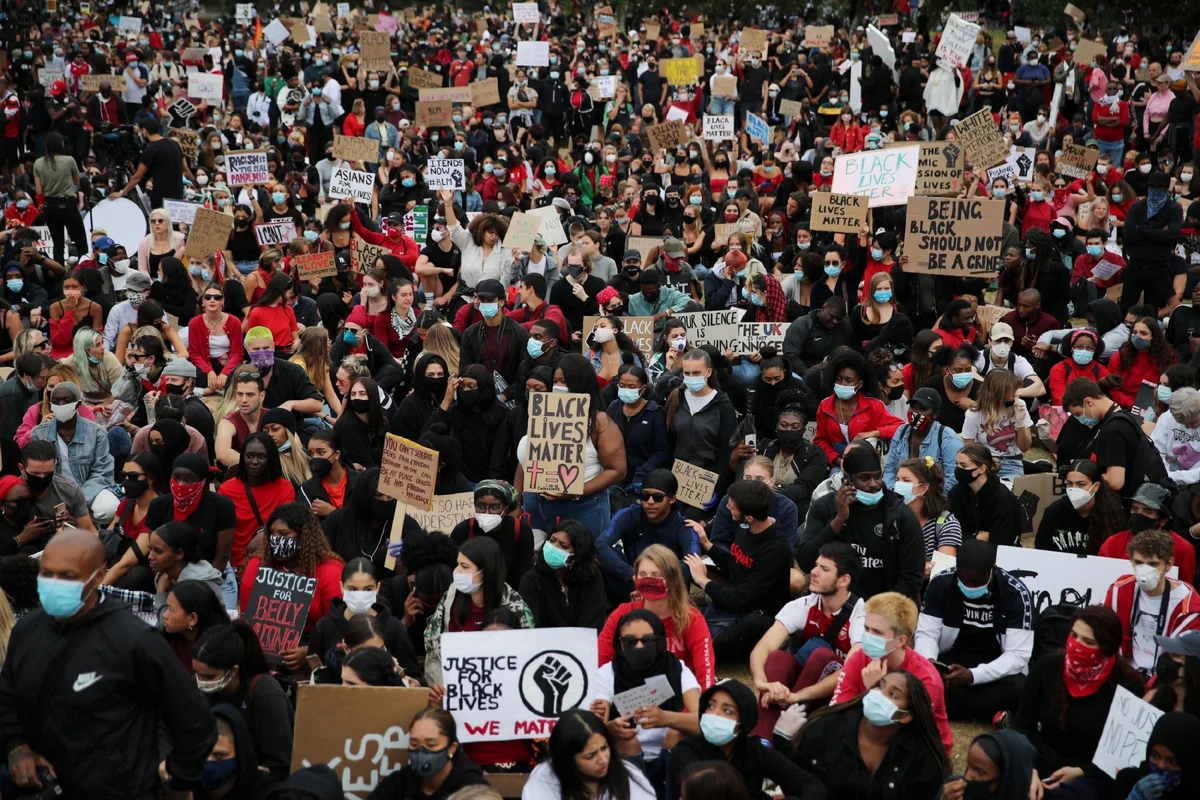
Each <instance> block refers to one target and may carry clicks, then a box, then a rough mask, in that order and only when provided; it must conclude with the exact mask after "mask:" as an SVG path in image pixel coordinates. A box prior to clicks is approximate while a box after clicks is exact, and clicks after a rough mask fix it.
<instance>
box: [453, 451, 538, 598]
mask: <svg viewBox="0 0 1200 800" xmlns="http://www.w3.org/2000/svg"><path fill="white" fill-rule="evenodd" d="M463 441H475V440H474V439H472V438H464V439H463ZM472 491H473V494H474V497H475V514H474V516H472V517H471V518H469V519H465V520H463V521H462V522H460V523H458V524H457V525H455V526H454V530H452V531H450V539H451V541H453V542H454V543H455V544H457V545H462V543H463V542H466V541H468V540H470V539H474V538H475V537H477V536H481V537H486V538H489V539H492V540H493V541H494V542H496V544H497V545H498V546H499V548H500V552H501V554H502V555H503V558H504V568H505V575H506V576H507V580H508V585H509V586H511V587H513V588H517V587H519V586H520V585H521V578H522V577H523V576H524V575H525V573H526V572H527V571H529V569H531V568H532V567H533V565H534V555H533V539H534V536H533V529H532V528H530V527H529V522H528V521H527V520H526V519H525V518H524V517H522V516H517V515H516V512H517V511H518V500H519V498H518V497H517V493H516V490H514V489H513V487H512V485H511V484H509V483H506V482H505V481H499V480H494V479H491V478H487V479H485V480H481V481H479V482H478V483H477V484H475V488H474V489H473V490H472Z"/></svg>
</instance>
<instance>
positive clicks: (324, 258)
mask: <svg viewBox="0 0 1200 800" xmlns="http://www.w3.org/2000/svg"><path fill="white" fill-rule="evenodd" d="M292 270H293V271H294V272H295V274H296V278H297V279H298V280H302V281H311V280H317V279H319V278H332V277H333V276H334V275H337V264H336V263H335V261H334V252H333V251H332V250H326V251H324V252H322V253H309V254H308V255H306V256H292Z"/></svg>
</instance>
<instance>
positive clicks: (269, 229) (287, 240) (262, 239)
mask: <svg viewBox="0 0 1200 800" xmlns="http://www.w3.org/2000/svg"><path fill="white" fill-rule="evenodd" d="M254 238H255V239H256V240H257V241H258V246H259V247H278V248H280V249H281V250H282V249H283V248H285V247H287V246H288V245H289V244H291V243H292V240H293V239H295V238H296V223H294V222H292V221H291V220H290V219H284V220H277V221H275V222H263V223H260V224H258V225H255V226H254Z"/></svg>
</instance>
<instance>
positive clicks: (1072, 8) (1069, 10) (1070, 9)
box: [1063, 3, 1087, 25]
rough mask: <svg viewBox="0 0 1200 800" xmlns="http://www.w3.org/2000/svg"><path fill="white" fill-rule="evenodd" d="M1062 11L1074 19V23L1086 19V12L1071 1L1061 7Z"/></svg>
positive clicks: (1078, 23)
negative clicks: (1064, 6)
mask: <svg viewBox="0 0 1200 800" xmlns="http://www.w3.org/2000/svg"><path fill="white" fill-rule="evenodd" d="M1063 13H1064V14H1066V15H1067V16H1068V17H1070V18H1071V19H1073V20H1075V24H1077V25H1082V24H1083V21H1084V20H1085V19H1087V14H1085V13H1084V12H1083V11H1081V10H1080V9H1079V7H1078V6H1076V5H1074V4H1073V3H1067V7H1066V8H1064V9H1063Z"/></svg>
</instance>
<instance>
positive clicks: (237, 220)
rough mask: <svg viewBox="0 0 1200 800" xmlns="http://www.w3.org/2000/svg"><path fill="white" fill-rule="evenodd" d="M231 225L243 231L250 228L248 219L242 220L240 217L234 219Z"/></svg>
mask: <svg viewBox="0 0 1200 800" xmlns="http://www.w3.org/2000/svg"><path fill="white" fill-rule="evenodd" d="M233 224H234V225H236V226H237V227H239V228H243V229H244V228H249V227H250V220H248V219H243V218H241V217H234V220H233Z"/></svg>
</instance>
